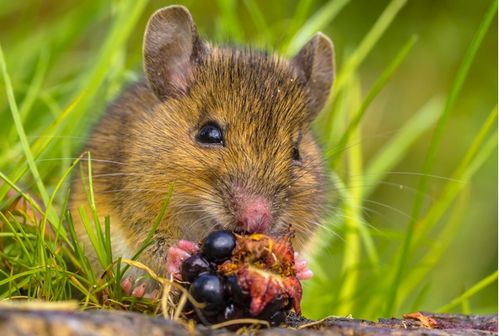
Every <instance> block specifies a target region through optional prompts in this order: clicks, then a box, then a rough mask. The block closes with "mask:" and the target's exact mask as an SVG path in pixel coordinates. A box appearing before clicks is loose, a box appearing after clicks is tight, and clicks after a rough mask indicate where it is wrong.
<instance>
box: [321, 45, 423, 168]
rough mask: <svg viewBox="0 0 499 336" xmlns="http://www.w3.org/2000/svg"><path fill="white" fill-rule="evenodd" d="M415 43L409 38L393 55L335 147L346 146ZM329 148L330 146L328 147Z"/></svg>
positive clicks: (337, 153)
mask: <svg viewBox="0 0 499 336" xmlns="http://www.w3.org/2000/svg"><path fill="white" fill-rule="evenodd" d="M416 41H417V37H416V36H414V35H413V36H411V38H410V39H409V40H408V41H407V42H406V43H405V44H404V46H403V47H402V48H401V49H400V50H399V52H398V53H397V54H396V55H395V58H394V59H393V60H392V61H391V62H390V64H389V65H388V66H387V67H386V68H385V70H383V72H382V73H381V75H380V76H379V77H378V79H377V80H376V82H375V83H374V85H373V86H372V88H371V89H370V90H369V92H368V94H367V96H366V98H365V99H364V101H363V102H362V104H361V105H360V107H359V109H358V111H357V112H356V113H355V115H354V116H353V118H351V119H352V120H351V121H350V124H349V125H348V127H347V129H346V131H345V132H344V133H343V135H342V137H341V138H340V140H339V141H338V145H336V146H337V147H338V148H344V147H345V146H346V144H347V143H348V141H349V138H350V135H351V133H352V132H353V131H354V130H355V129H357V128H358V126H359V124H360V121H361V120H362V118H363V117H364V115H365V113H366V111H367V108H368V107H369V105H370V104H371V103H372V102H373V100H374V98H376V96H377V95H378V94H379V93H380V92H381V90H382V89H383V88H384V87H385V85H386V83H387V82H388V81H389V80H390V78H391V77H392V76H393V74H394V73H395V71H396V70H397V69H398V67H399V66H400V64H402V62H403V61H404V60H405V58H406V57H407V55H408V54H409V52H410V51H411V50H412V48H413V47H414V44H415V43H416ZM329 147H331V145H330V146H329ZM341 153H342V152H341V151H338V152H336V154H335V155H333V157H332V158H331V163H330V164H331V166H332V167H334V166H335V163H336V160H337V159H338V157H339V155H340V154H341Z"/></svg>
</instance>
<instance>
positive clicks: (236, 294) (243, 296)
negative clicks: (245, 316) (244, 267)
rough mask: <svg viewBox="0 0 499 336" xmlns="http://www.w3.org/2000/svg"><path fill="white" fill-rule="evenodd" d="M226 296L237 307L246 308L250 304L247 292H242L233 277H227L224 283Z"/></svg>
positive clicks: (235, 278)
mask: <svg viewBox="0 0 499 336" xmlns="http://www.w3.org/2000/svg"><path fill="white" fill-rule="evenodd" d="M225 283H226V290H227V296H228V297H230V298H231V300H232V301H234V303H236V304H237V305H239V306H243V307H248V306H249V305H250V303H251V297H250V295H249V293H248V292H246V291H245V290H243V289H242V288H241V286H240V285H239V282H238V281H237V277H236V276H235V275H231V276H228V277H227V279H226V281H225Z"/></svg>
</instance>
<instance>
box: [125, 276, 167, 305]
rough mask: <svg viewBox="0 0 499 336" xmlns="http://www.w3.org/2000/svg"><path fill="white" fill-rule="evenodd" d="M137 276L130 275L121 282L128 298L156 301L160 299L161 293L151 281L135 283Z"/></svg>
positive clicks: (145, 280) (143, 280)
mask: <svg viewBox="0 0 499 336" xmlns="http://www.w3.org/2000/svg"><path fill="white" fill-rule="evenodd" d="M134 279H135V276H133V275H128V276H125V277H124V278H123V280H122V281H121V288H122V289H123V292H125V294H126V295H128V296H133V297H136V298H139V299H140V298H147V299H154V298H157V297H158V294H159V291H158V289H157V288H155V287H156V286H155V285H154V283H153V281H152V280H150V279H141V280H138V281H134Z"/></svg>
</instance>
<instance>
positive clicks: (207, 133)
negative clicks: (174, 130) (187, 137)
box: [196, 122, 224, 146]
mask: <svg viewBox="0 0 499 336" xmlns="http://www.w3.org/2000/svg"><path fill="white" fill-rule="evenodd" d="M196 140H197V141H198V142H199V143H202V144H208V145H222V146H223V144H224V138H223V133H222V129H221V128H220V126H218V125H217V124H216V123H214V122H209V123H207V124H205V125H204V126H203V127H201V129H200V130H199V132H198V134H197V135H196Z"/></svg>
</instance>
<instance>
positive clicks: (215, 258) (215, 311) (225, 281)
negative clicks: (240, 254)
mask: <svg viewBox="0 0 499 336" xmlns="http://www.w3.org/2000/svg"><path fill="white" fill-rule="evenodd" d="M235 246H236V237H235V236H234V234H232V233H231V232H229V231H215V232H212V233H211V234H209V235H208V237H206V239H205V240H204V242H203V243H202V245H201V248H200V252H199V253H197V254H194V255H192V256H191V257H190V258H188V259H186V260H185V261H184V263H183V264H182V268H181V275H182V280H183V281H185V282H187V283H188V286H189V292H190V293H191V295H192V296H193V297H194V298H195V299H196V300H197V301H199V302H202V303H204V304H205V306H204V308H203V309H202V310H200V311H198V312H197V314H196V312H195V311H194V310H193V309H192V308H193V307H192V306H190V305H189V307H188V309H189V310H191V314H192V315H191V316H192V317H193V318H195V319H197V320H199V321H201V322H208V323H219V322H223V321H227V320H232V319H239V318H248V317H250V318H256V319H261V320H267V321H269V323H270V324H271V325H272V326H277V325H279V324H281V323H282V322H283V321H284V319H285V317H286V314H287V312H288V311H289V310H290V309H291V304H290V303H289V300H285V299H284V298H282V297H280V296H277V297H276V298H275V299H274V300H272V301H271V302H270V303H269V304H267V305H266V306H265V308H264V309H263V310H262V312H260V313H259V314H258V316H252V315H251V314H250V304H251V296H250V294H249V293H248V292H247V291H245V290H244V289H243V288H241V286H240V283H239V280H238V278H237V277H236V276H234V275H230V276H225V275H223V274H222V273H221V272H219V271H218V266H219V265H221V264H222V263H224V262H225V261H227V260H229V259H230V258H231V256H232V252H233V250H234V248H235ZM199 315H202V316H199Z"/></svg>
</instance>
